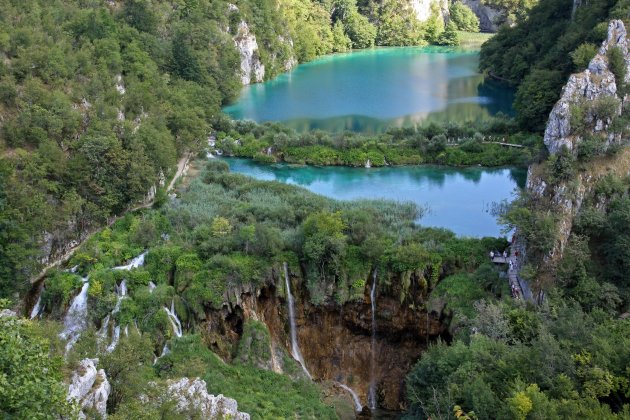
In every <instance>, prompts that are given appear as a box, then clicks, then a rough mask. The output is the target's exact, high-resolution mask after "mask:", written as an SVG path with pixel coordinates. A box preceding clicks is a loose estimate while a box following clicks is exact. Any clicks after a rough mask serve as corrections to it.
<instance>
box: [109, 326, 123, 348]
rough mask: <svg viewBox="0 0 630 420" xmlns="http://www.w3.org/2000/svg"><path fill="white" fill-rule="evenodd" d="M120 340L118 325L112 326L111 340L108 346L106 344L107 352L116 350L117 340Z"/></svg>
mask: <svg viewBox="0 0 630 420" xmlns="http://www.w3.org/2000/svg"><path fill="white" fill-rule="evenodd" d="M119 340H120V325H116V326H115V327H114V332H113V334H112V342H111V344H110V345H109V346H107V353H111V352H113V351H114V350H116V346H117V345H118V341H119Z"/></svg>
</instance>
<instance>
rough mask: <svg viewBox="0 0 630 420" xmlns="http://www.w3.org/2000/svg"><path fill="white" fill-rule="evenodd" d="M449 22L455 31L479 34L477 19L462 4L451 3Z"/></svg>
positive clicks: (468, 8)
mask: <svg viewBox="0 0 630 420" xmlns="http://www.w3.org/2000/svg"><path fill="white" fill-rule="evenodd" d="M449 11H450V16H451V21H452V22H453V23H455V25H456V26H457V29H459V30H460V31H466V32H479V18H478V17H477V15H475V13H474V12H473V11H472V10H470V7H468V6H466V5H465V4H463V3H460V2H457V3H453V4H452V5H451V8H450V10H449Z"/></svg>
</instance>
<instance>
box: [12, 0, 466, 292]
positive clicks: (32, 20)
mask: <svg viewBox="0 0 630 420" xmlns="http://www.w3.org/2000/svg"><path fill="white" fill-rule="evenodd" d="M276 8H279V10H281V13H276V12H275V9H276ZM241 21H243V22H246V23H247V24H248V25H249V27H250V29H251V31H252V32H253V33H254V34H255V35H256V37H257V40H258V46H259V47H258V50H257V54H258V55H259V59H260V60H261V62H262V64H264V65H265V69H266V71H265V77H266V78H271V77H274V76H275V75H277V74H278V73H280V72H282V71H285V68H286V65H287V62H290V61H291V60H296V61H298V62H305V61H309V60H312V59H313V58H315V57H317V56H319V55H322V54H327V53H331V52H335V51H345V50H347V49H349V48H365V47H370V46H373V45H374V44H375V43H376V44H378V45H417V44H423V43H426V42H438V41H439V39H438V38H439V37H440V35H441V34H442V33H443V31H444V25H443V21H442V20H441V19H440V18H438V15H437V11H436V12H435V13H433V15H432V17H431V19H429V20H428V21H427V22H425V23H422V24H420V23H419V22H418V21H417V20H416V19H415V17H414V16H413V14H412V13H411V12H410V11H409V10H408V7H407V6H401V4H398V3H397V2H396V1H395V0H392V1H384V2H381V3H378V4H371V5H361V7H359V6H358V5H357V4H355V3H354V2H353V1H350V0H343V1H342V0H338V1H326V2H317V1H311V0H300V1H287V2H284V1H281V2H279V3H276V2H274V1H271V0H261V1H253V0H252V1H243V2H239V3H238V6H237V7H236V8H234V7H231V6H230V4H229V3H228V2H225V1H196V0H195V1H175V2H170V1H157V0H156V1H148V0H129V1H123V2H106V1H81V2H74V1H64V0H55V1H46V2H44V1H37V0H28V1H10V0H4V1H2V14H1V15H0V57H1V58H2V60H0V116H1V118H2V128H1V130H0V226H2V227H3V230H2V232H3V234H2V238H1V239H0V267H1V268H0V290H1V294H2V295H3V296H9V295H11V294H12V293H13V292H15V291H23V290H24V287H25V286H26V284H25V283H24V280H25V279H28V278H31V277H33V276H34V275H35V274H36V273H37V270H38V268H39V267H38V266H39V264H36V261H37V260H38V259H39V258H43V257H45V256H42V255H40V254H41V249H40V247H41V246H42V239H45V238H46V237H47V236H52V237H53V238H62V239H61V241H67V242H70V241H72V240H75V239H76V238H77V237H79V236H80V235H81V234H82V233H85V232H88V231H90V230H93V229H95V228H97V227H98V226H102V225H103V224H104V223H105V222H106V220H108V219H109V218H111V217H112V216H115V215H120V214H122V213H123V212H124V211H125V210H126V209H128V208H130V207H133V206H134V205H136V204H138V203H141V202H143V201H145V197H146V196H147V194H148V192H149V190H150V188H151V187H153V186H157V187H160V185H161V181H163V180H168V179H170V177H171V176H172V175H173V172H174V169H175V168H174V166H175V163H176V161H177V159H178V157H180V156H182V154H183V153H184V152H185V151H188V150H191V151H197V150H200V149H201V147H202V145H203V144H205V140H206V138H207V137H208V135H209V134H210V133H211V132H212V131H213V127H215V126H217V125H219V122H218V121H219V120H220V119H222V117H221V113H220V107H221V106H222V105H224V104H226V103H228V102H229V101H231V100H233V99H234V98H235V97H236V95H237V94H238V92H239V90H240V88H241V75H240V73H239V71H240V70H239V67H240V56H239V52H238V50H237V48H236V46H235V43H234V37H235V36H237V35H238V30H237V27H238V26H239V22H241ZM440 22H442V24H440ZM462 22H465V24H466V25H468V26H467V27H466V29H474V28H471V27H469V26H470V25H471V20H470V16H468V18H467V19H464V18H462ZM473 26H474V25H473ZM403 29H404V30H403ZM456 35H457V32H455V28H454V27H451V29H450V32H448V33H446V35H445V38H444V40H445V42H448V43H452V42H454V41H453V37H454V36H456ZM163 195H164V194H163V189H162V188H158V199H159V198H160V197H163ZM49 245H50V244H48V245H44V248H46V247H47V246H49ZM53 245H55V244H53ZM42 262H45V260H43V261H42Z"/></svg>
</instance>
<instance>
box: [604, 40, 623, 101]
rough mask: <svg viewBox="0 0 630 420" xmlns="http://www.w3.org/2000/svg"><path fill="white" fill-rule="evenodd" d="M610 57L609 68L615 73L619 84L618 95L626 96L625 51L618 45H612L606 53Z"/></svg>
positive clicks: (616, 81)
mask: <svg viewBox="0 0 630 420" xmlns="http://www.w3.org/2000/svg"><path fill="white" fill-rule="evenodd" d="M606 57H608V68H609V69H610V71H611V72H612V74H614V75H615V83H616V84H617V95H618V96H619V97H621V98H623V97H624V95H625V94H626V91H627V87H626V82H625V80H626V71H627V70H626V60H625V58H624V56H623V52H622V51H621V49H620V48H619V47H617V46H615V47H611V48H609V49H608V52H607V53H606Z"/></svg>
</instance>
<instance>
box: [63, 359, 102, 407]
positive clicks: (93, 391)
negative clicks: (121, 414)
mask: <svg viewBox="0 0 630 420" xmlns="http://www.w3.org/2000/svg"><path fill="white" fill-rule="evenodd" d="M97 364H98V359H83V360H81V361H80V362H79V366H78V367H77V369H76V370H75V371H74V372H73V373H72V382H71V383H70V386H69V387H68V396H67V399H68V401H70V400H75V401H76V402H78V403H79V407H81V413H79V416H80V417H81V418H85V415H84V414H83V410H93V411H95V412H97V413H98V414H99V415H100V416H101V417H107V399H108V398H109V394H110V392H111V386H110V384H109V381H108V380H107V375H106V374H105V371H104V370H103V369H99V370H97V369H96V366H97Z"/></svg>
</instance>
